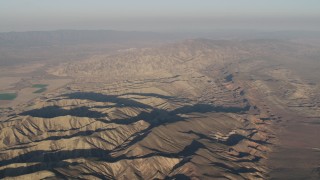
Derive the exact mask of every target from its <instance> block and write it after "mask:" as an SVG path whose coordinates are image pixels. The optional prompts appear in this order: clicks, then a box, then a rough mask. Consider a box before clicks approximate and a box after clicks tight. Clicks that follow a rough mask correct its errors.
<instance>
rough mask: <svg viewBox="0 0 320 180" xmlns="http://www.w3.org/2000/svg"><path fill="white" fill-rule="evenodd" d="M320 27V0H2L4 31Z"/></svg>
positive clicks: (0, 19) (0, 24)
mask: <svg viewBox="0 0 320 180" xmlns="http://www.w3.org/2000/svg"><path fill="white" fill-rule="evenodd" d="M55 29H114V30H144V31H196V30H200V31H209V30H214V29H267V30H268V29H276V30H282V29H288V30H290V29H293V30H296V29H307V30H319V29H320V0H113V1H110V0H0V31H26V30H55Z"/></svg>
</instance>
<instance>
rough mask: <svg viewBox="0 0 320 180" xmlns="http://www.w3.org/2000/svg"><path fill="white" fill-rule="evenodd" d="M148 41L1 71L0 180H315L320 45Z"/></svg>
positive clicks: (319, 145)
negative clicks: (6, 97) (7, 95)
mask: <svg viewBox="0 0 320 180" xmlns="http://www.w3.org/2000/svg"><path fill="white" fill-rule="evenodd" d="M134 36H136V34H135V35H134ZM150 36H151V35H150ZM1 37H2V38H1ZM8 37H11V36H9V35H6V36H0V40H3V41H0V47H2V48H3V49H2V50H3V51H1V50H0V52H4V51H5V48H8V47H7V46H5V45H2V46H1V42H3V44H5V42H6V41H5V40H7V41H9V40H10V38H8ZM152 37H156V38H151V39H153V40H154V41H157V43H154V42H152V43H153V44H157V45H154V46H150V45H148V43H147V42H148V41H147V40H143V41H140V40H139V43H136V44H137V45H136V46H134V44H135V43H133V42H135V41H136V40H135V39H134V40H132V42H131V43H123V42H118V41H112V43H113V42H114V43H118V44H117V46H112V43H108V44H107V45H106V44H103V43H101V42H99V43H98V44H97V43H96V40H95V44H94V45H92V46H94V47H95V48H92V49H90V50H88V51H87V52H83V51H81V52H82V53H84V54H81V55H78V54H77V50H80V49H86V47H87V46H84V45H83V44H86V43H88V41H87V40H86V39H85V38H84V42H81V43H78V44H77V45H74V44H72V45H69V44H68V48H67V49H66V52H67V51H68V50H70V49H73V51H72V54H71V55H70V54H68V53H66V54H64V55H61V56H59V57H55V56H54V53H53V52H56V51H58V50H57V49H55V48H56V47H54V48H53V50H52V51H51V50H50V49H51V48H49V49H48V50H47V51H42V52H43V53H44V54H42V56H40V55H39V54H37V55H39V56H40V57H41V58H43V57H49V55H48V54H50V58H49V59H47V60H39V59H37V60H35V61H31V62H28V63H26V62H22V60H23V57H24V56H22V57H20V58H19V60H17V61H18V63H13V64H12V63H4V64H3V65H1V66H0V70H1V71H0V83H1V87H0V93H16V95H17V97H16V98H15V99H12V100H0V108H1V109H0V114H1V116H0V128H1V130H0V178H4V179H77V178H79V179H319V178H320V139H319V138H318V137H320V136H319V135H320V95H319V92H320V78H319V77H320V71H319V69H320V62H319V58H320V46H319V45H318V44H319V43H318V42H316V41H312V42H311V41H309V40H308V39H302V38H295V39H290V38H288V39H272V38H269V39H267V38H256V39H254V38H251V39H249V38H247V39H232V40H230V39H229V40H212V39H211V40H210V39H188V40H179V38H176V39H178V40H177V41H176V42H170V41H169V39H170V38H165V39H163V38H162V36H159V35H156V36H155V35H152ZM91 38H92V37H91ZM148 38H149V39H150V37H149V36H148V37H147V39H148ZM8 39H9V40H8ZM17 39H19V38H17ZM159 39H162V40H159ZM101 41H103V40H101ZM10 42H13V41H10ZM41 42H42V41H41ZM72 42H73V41H72ZM319 42H320V41H319ZM13 43H16V42H13ZM25 43H29V42H25ZM59 43H60V44H59ZM59 43H58V44H59V46H60V45H61V42H59ZM65 43H66V42H63V43H62V44H63V46H64V45H65ZM102 44H103V45H102ZM21 46H23V45H21ZM61 46H62V45H61ZM23 47H24V46H23ZM97 47H99V48H97ZM60 51H61V50H59V51H58V52H60ZM6 52H7V50H6ZM31 52H32V50H30V49H28V50H25V51H24V52H21V53H22V55H25V54H30V53H31ZM70 52H71V51H70ZM24 53H25V54H24ZM46 53H48V54H46ZM52 53H53V54H52ZM31 54H32V53H31ZM31 54H30V55H29V56H26V57H28V58H32V56H33V55H31ZM6 57H12V56H11V54H10V53H9V54H7V56H2V59H6ZM64 58H69V60H64ZM20 59H21V61H20ZM53 59H55V60H53ZM56 59H58V60H56ZM11 61H13V60H11ZM11 61H8V62H11ZM3 62H4V61H3ZM8 67H10V68H8ZM38 90H39V91H38ZM35 91H38V92H36V93H35Z"/></svg>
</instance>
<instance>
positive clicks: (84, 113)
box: [20, 106, 106, 118]
mask: <svg viewBox="0 0 320 180" xmlns="http://www.w3.org/2000/svg"><path fill="white" fill-rule="evenodd" d="M20 115H23V116H27V115H29V116H32V117H41V118H54V117H60V116H67V115H70V116H75V117H89V118H102V117H105V116H106V114H103V113H101V112H98V111H92V110H90V109H89V108H88V107H77V108H74V109H70V110H66V109H63V108H61V107H59V106H47V107H43V108H40V109H33V110H30V111H25V112H23V113H20Z"/></svg>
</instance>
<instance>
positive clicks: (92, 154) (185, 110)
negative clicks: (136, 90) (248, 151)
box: [0, 92, 250, 172]
mask: <svg viewBox="0 0 320 180" xmlns="http://www.w3.org/2000/svg"><path fill="white" fill-rule="evenodd" d="M137 95H138V94H137ZM143 95H147V96H153V95H155V94H143ZM63 96H64V97H67V98H71V99H87V100H92V101H97V102H113V103H115V104H117V106H121V107H122V106H128V107H138V108H144V109H146V110H145V111H142V112H141V113H139V114H138V115H137V116H135V117H130V118H124V119H113V120H111V121H107V122H106V121H102V120H101V121H102V122H104V123H115V124H123V125H127V124H132V123H135V122H137V121H139V120H144V121H146V122H148V123H149V124H150V126H149V127H148V128H146V129H144V130H142V131H140V132H137V133H136V134H134V135H133V136H132V139H131V140H130V142H129V143H123V144H122V145H120V146H118V147H117V148H116V149H114V150H112V151H107V150H102V149H77V150H72V151H59V150H58V151H33V152H29V153H26V154H23V155H19V156H17V157H14V158H12V159H7V160H2V161H1V162H0V166H5V165H8V164H13V163H31V162H41V163H44V166H45V167H46V165H45V164H48V163H51V162H59V161H63V160H66V159H75V158H90V159H92V160H94V159H96V160H97V161H106V162H116V161H119V160H123V159H137V158H148V157H151V156H155V155H157V156H164V157H177V158H184V159H185V158H187V157H189V156H192V155H194V154H195V152H196V151H198V149H199V148H205V146H204V145H203V144H201V143H200V142H198V141H195V140H194V141H192V143H191V144H190V145H189V146H186V147H185V148H184V149H183V150H182V151H180V152H178V153H167V152H162V151H159V150H157V149H153V153H150V154H147V155H144V156H140V157H134V156H132V157H127V156H126V155H121V156H119V157H112V156H111V155H110V154H111V152H113V153H114V152H117V151H118V152H119V151H121V150H124V149H126V148H127V147H129V146H132V145H133V144H136V143H138V142H140V141H142V140H143V139H144V138H145V137H147V136H148V135H149V134H150V133H151V132H152V129H153V128H156V127H158V126H161V125H166V124H170V123H175V122H178V121H185V120H188V119H187V118H185V117H182V116H181V115H183V114H192V113H207V112H227V113H229V112H232V113H244V112H245V111H248V110H249V109H250V105H246V106H243V107H223V106H213V105H209V104H195V105H187V106H183V107H180V108H177V109H175V110H172V111H167V110H163V109H157V108H153V107H151V106H149V105H145V104H143V103H140V102H137V101H135V100H132V99H125V98H119V97H117V96H109V95H103V94H99V93H80V92H79V93H71V94H65V95H63ZM158 97H160V96H158ZM164 98H169V97H164ZM21 114H22V115H30V116H34V117H46V118H52V117H58V116H65V115H71V116H76V117H91V118H96V120H99V118H102V117H106V116H107V115H106V114H103V113H100V112H97V111H92V110H90V109H89V108H88V107H80V108H75V109H71V110H65V109H62V108H60V107H58V106H50V107H44V108H41V109H35V110H30V111H26V112H23V113H21ZM97 131H99V130H97ZM97 131H85V132H77V133H75V134H73V135H69V136H68V138H71V137H76V136H90V135H92V134H93V133H95V132H97ZM101 131H104V130H101ZM200 136H201V135H200ZM202 137H204V136H202ZM60 138H64V137H57V136H56V137H49V138H48V140H58V139H60ZM208 139H209V138H208ZM238 140H241V138H237V137H236V138H235V139H232V140H231V141H230V142H226V143H227V144H229V145H232V144H234V143H236V142H237V141H238ZM25 168H27V169H26V170H22V172H27V171H30V170H29V169H28V167H25ZM52 168H54V167H47V169H52ZM4 171H5V170H3V172H4ZM10 171H11V170H10ZM240 171H241V170H240ZM249 171H250V170H249ZM12 172H13V171H12ZM34 172H35V171H34Z"/></svg>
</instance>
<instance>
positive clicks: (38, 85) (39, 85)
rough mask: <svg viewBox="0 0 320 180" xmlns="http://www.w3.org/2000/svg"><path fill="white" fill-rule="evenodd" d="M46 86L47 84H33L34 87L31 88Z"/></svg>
mask: <svg viewBox="0 0 320 180" xmlns="http://www.w3.org/2000/svg"><path fill="white" fill-rule="evenodd" d="M47 86H48V84H34V85H32V87H33V88H45V87H47Z"/></svg>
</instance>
